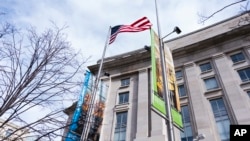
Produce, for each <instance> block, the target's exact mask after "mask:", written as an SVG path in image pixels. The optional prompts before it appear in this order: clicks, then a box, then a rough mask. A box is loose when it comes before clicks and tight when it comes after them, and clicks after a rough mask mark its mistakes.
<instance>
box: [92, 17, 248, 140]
mask: <svg viewBox="0 0 250 141" xmlns="http://www.w3.org/2000/svg"><path fill="white" fill-rule="evenodd" d="M164 46H165V47H169V48H170V49H171V51H172V55H173V59H174V65H175V71H176V78H177V83H178V89H179V96H180V101H181V110H182V117H183V123H184V132H180V130H178V129H177V128H174V134H175V140H176V141H193V140H195V139H196V138H197V136H198V135H201V134H202V135H205V139H203V140H204V141H229V125H230V124H250V100H249V97H250V13H245V14H242V15H238V16H235V17H232V18H230V19H227V20H225V21H221V22H219V23H216V24H214V25H211V26H209V27H206V28H203V29H200V30H197V31H194V32H192V33H189V34H186V35H183V36H180V37H178V38H175V39H172V40H169V41H166V42H164ZM98 67H99V65H98V64H96V65H92V66H89V67H88V68H89V70H90V71H91V72H93V73H94V74H96V73H97V71H98ZM103 72H106V73H109V74H110V75H109V76H108V77H107V76H104V75H103V76H102V81H103V82H105V83H106V84H107V85H108V86H109V91H108V96H107V101H106V106H105V112H104V119H103V122H102V128H101V134H100V141H125V140H126V141H167V140H168V137H167V132H166V129H167V127H166V124H165V120H164V119H163V118H162V117H160V116H159V114H158V113H157V112H156V111H155V110H152V106H151V92H150V85H151V83H150V82H151V73H150V72H151V60H150V50H146V49H144V48H143V49H139V50H135V51H133V52H128V53H124V54H121V55H117V56H113V57H108V58H105V61H104V65H103Z"/></svg>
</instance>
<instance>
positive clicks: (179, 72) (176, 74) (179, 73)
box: [175, 70, 183, 79]
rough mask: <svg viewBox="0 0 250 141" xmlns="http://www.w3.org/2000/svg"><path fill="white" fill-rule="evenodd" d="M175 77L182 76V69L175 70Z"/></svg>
mask: <svg viewBox="0 0 250 141" xmlns="http://www.w3.org/2000/svg"><path fill="white" fill-rule="evenodd" d="M175 77H176V79H179V78H182V77H183V75H182V71H181V70H179V71H176V72H175Z"/></svg>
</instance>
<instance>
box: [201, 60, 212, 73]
mask: <svg viewBox="0 0 250 141" xmlns="http://www.w3.org/2000/svg"><path fill="white" fill-rule="evenodd" d="M200 69H201V72H207V71H210V70H212V66H211V64H210V62H208V63H205V64H201V65H200Z"/></svg>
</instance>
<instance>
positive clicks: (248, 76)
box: [238, 68, 250, 82]
mask: <svg viewBox="0 0 250 141" xmlns="http://www.w3.org/2000/svg"><path fill="white" fill-rule="evenodd" d="M238 74H239V75H240V78H241V80H242V82H246V81H249V80H250V68H246V69H242V70H238Z"/></svg>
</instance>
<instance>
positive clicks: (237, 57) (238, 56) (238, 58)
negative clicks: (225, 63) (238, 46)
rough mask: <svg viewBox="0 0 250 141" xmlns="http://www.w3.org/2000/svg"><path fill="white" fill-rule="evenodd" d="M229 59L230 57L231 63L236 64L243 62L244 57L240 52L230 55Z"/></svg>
mask: <svg viewBox="0 0 250 141" xmlns="http://www.w3.org/2000/svg"><path fill="white" fill-rule="evenodd" d="M230 57H231V59H232V61H233V63H237V62H241V61H244V60H245V57H244V55H243V53H242V52H240V53H237V54H234V55H231V56H230Z"/></svg>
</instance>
